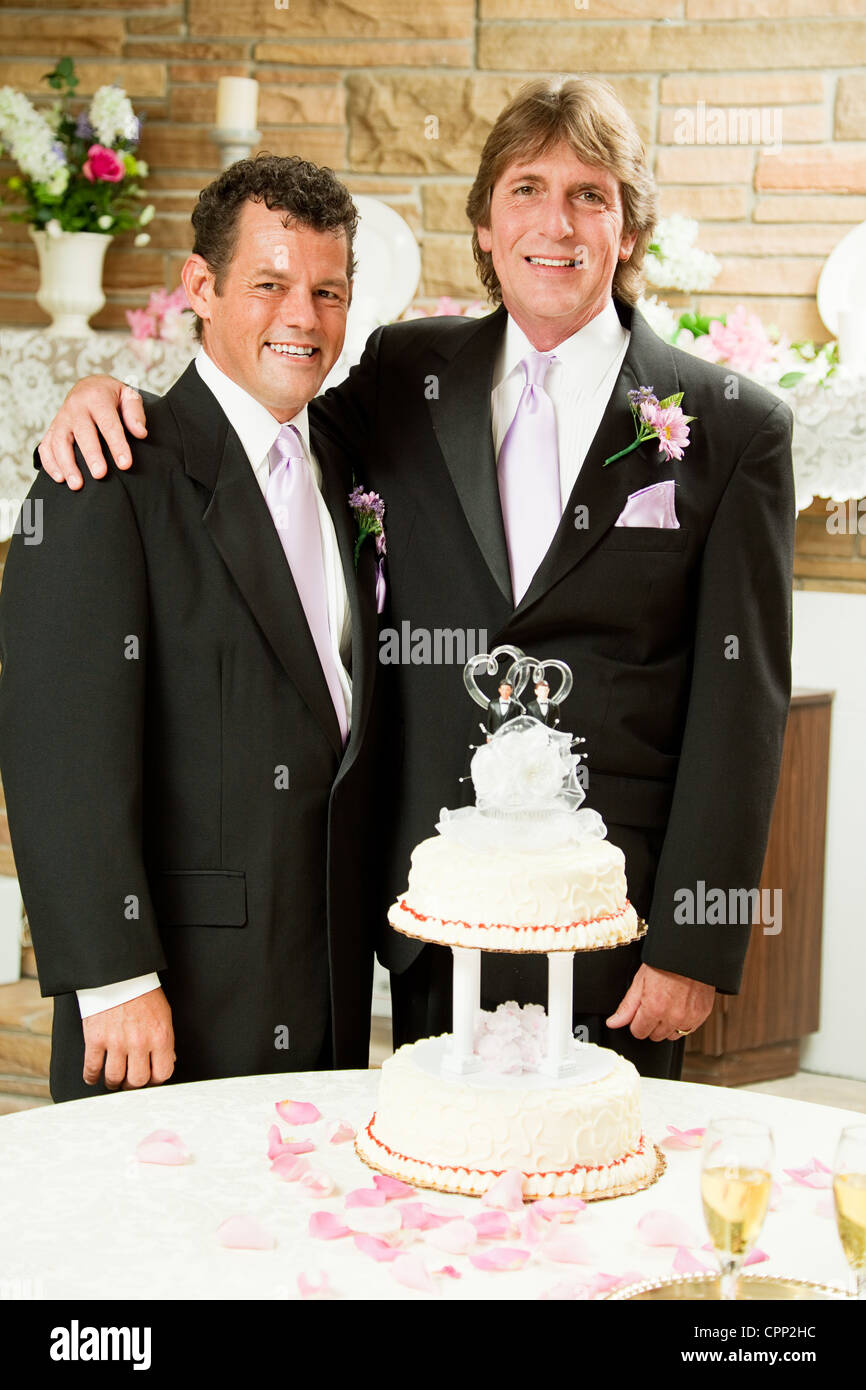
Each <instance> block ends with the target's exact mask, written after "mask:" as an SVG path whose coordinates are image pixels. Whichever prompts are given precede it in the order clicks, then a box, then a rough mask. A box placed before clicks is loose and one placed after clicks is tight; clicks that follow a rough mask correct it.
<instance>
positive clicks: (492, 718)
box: [487, 695, 525, 734]
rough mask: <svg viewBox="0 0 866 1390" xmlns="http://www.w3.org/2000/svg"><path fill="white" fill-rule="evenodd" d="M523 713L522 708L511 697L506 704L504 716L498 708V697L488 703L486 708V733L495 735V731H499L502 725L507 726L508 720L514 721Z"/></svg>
mask: <svg viewBox="0 0 866 1390" xmlns="http://www.w3.org/2000/svg"><path fill="white" fill-rule="evenodd" d="M523 713H525V711H524V709H523V706H522V705H521V704H520V703H519V701H517V700H515V699H514V698H513V697H512V698H511V699H510V700H509V702H508V709H507V710H506V712H505V714H503V713H502V710H501V709H500V707H499V696H498V695H497V697H496V698H495V699H494V700H491V701H490V704H489V705H488V706H487V732H488V733H489V734H495V733H496V731H497V729H501V728H502V725H503V724H507V723H508V721H509V719H516V718H517V716H518V715H519V714H523Z"/></svg>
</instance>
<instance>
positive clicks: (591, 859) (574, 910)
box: [388, 835, 645, 952]
mask: <svg viewBox="0 0 866 1390" xmlns="http://www.w3.org/2000/svg"><path fill="white" fill-rule="evenodd" d="M388 920H389V922H390V923H391V925H392V926H393V927H395V928H396V929H397V931H400V932H403V933H404V934H405V935H406V936H414V937H418V938H420V939H421V940H422V941H436V942H439V943H441V944H442V945H445V946H478V947H481V949H482V950H487V951H542V952H548V951H592V950H598V949H600V948H602V947H610V946H620V945H622V944H624V943H625V942H627V941H634V940H635V939H636V938H637V937H639V936H641V935H642V934H643V931H644V930H645V927H644V924H643V923H642V922H641V920H640V918H639V917H638V915H637V913H636V912H635V910H634V908H633V907H632V905H631V903H630V902H629V901H628V898H627V896H626V880H625V857H624V855H623V853H622V850H621V849H618V848H617V846H616V845H612V844H610V843H609V842H608V841H607V840H600V839H593V840H588V841H586V842H583V843H580V844H569V845H562V846H559V847H557V848H555V849H550V850H544V849H531V850H519V849H518V850H515V849H508V850H504V849H503V850H498V849H477V848H473V847H470V846H468V845H465V844H462V843H460V842H458V841H455V840H453V839H450V838H447V837H445V836H441V835H437V836H433V837H432V838H431V839H429V840H423V841H422V842H421V844H419V845H418V846H417V847H416V849H415V850H414V851H413V854H412V863H411V867H410V870H409V886H408V888H407V889H406V892H405V894H404V895H403V897H402V898H401V899H400V901H399V902H397V903H395V904H394V906H393V907H392V908H391V910H390V912H389V913H388Z"/></svg>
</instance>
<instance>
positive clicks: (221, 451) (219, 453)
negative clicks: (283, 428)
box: [172, 363, 342, 753]
mask: <svg viewBox="0 0 866 1390" xmlns="http://www.w3.org/2000/svg"><path fill="white" fill-rule="evenodd" d="M175 402H176V403H177V405H178V406H180V409H179V410H176V411H175V418H176V420H177V422H178V425H179V428H180V431H181V435H182V438H183V446H184V459H185V467H186V471H187V473H188V474H190V476H191V477H193V478H195V479H196V480H197V481H198V482H200V483H203V484H204V486H205V487H208V488H211V489H212V490H213V495H212V497H211V500H210V503H209V504H208V506H207V508H206V510H205V513H204V516H203V518H202V522H203V525H204V526H205V528H206V529H207V531H208V532H209V534H210V537H211V539H212V541H213V543H214V545H215V546H216V548H217V550H218V551H219V553H220V555H221V556H222V558H223V561H224V562H225V564H226V567H227V568H228V570H229V571H230V573H231V575H232V577H233V579H234V581H235V583H236V584H237V586H238V589H239V590H240V592H241V593H242V595H243V597H244V599H245V600H246V603H247V605H248V606H249V608H250V611H251V612H252V614H253V617H254V618H255V620H256V622H257V623H258V625H259V627H260V628H261V630H262V632H263V633H264V634H265V637H266V638H267V639H268V642H269V643H270V645H271V646H272V648H273V650H274V652H275V653H276V656H277V657H278V659H279V661H280V663H281V664H282V666H283V668H284V669H285V671H286V673H287V675H288V676H289V677H290V678H291V680H292V682H293V683H294V685H295V686H296V687H297V689H298V691H299V692H300V694H301V696H302V698H303V700H304V702H305V703H306V704H307V706H308V707H309V709H310V711H311V713H312V714H313V715H315V717H316V719H317V720H318V721H319V723H320V724H321V726H322V728H323V730H324V731H325V733H326V734H327V736H328V739H329V741H330V742H331V743H332V745H333V747H334V750H335V752H337V753H342V739H341V737H340V728H339V724H338V722H337V715H336V712H335V710H334V705H333V701H332V699H331V695H330V691H329V690H328V686H327V683H326V681H325V676H324V672H323V671H322V666H321V662H320V661H319V655H318V652H317V651H316V646H315V643H314V641H313V636H312V633H311V632H310V627H309V624H308V622H307V618H306V614H305V613H304V609H303V605H302V603H301V600H300V596H299V594H298V591H297V588H296V587H295V581H294V579H293V578H292V572H291V570H290V568H289V566H288V563H287V561H286V556H285V552H284V551H283V547H282V545H281V544H280V539H279V536H278V535H277V531H276V527H275V526H274V522H273V518H272V516H271V514H270V512H269V510H268V504H267V502H266V501H265V499H264V497H263V496H262V492H261V488H260V487H259V485H258V483H257V482H256V479H255V475H254V474H253V470H252V468H251V467H250V461H249V459H248V458H247V456H246V454H245V453H244V450H243V447H242V445H241V442H240V440H239V439H238V437H237V435H236V434H235V432H234V430H233V429H232V428H231V427H230V425H229V423H228V421H227V419H226V417H225V415H224V414H223V412H222V411H221V410H220V409H219V408H218V407H217V405H216V402H215V400H214V397H213V394H212V393H211V392H210V391H209V390H208V388H207V387H206V386H205V384H204V382H203V381H202V380H201V378H200V377H199V375H198V372H197V370H196V367H195V363H191V364H190V366H189V367H188V368H187V371H186V372H185V373H184V375H183V376H182V377H181V379H180V381H179V382H178V383H177V385H176V386H174V387H173V388H172V403H173V404H175Z"/></svg>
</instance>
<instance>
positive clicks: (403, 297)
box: [353, 196, 421, 323]
mask: <svg viewBox="0 0 866 1390" xmlns="http://www.w3.org/2000/svg"><path fill="white" fill-rule="evenodd" d="M354 203H355V206H356V208H357V209H358V214H359V217H358V232H357V235H356V237H355V261H356V263H357V266H358V269H357V270H356V272H355V288H354V292H353V304H354V302H355V301H357V302H358V303H359V305H363V306H364V308H365V311H366V312H368V313H369V312H371V311H372V310H373V309H375V312H376V314H377V316H378V318H379V319H380V321H381V322H383V323H388V322H389V321H390V320H391V319H396V318H399V317H400V315H401V314H402V313H403V310H404V309H408V307H409V305H410V304H411V303H412V296H413V295H414V293H415V291H416V290H417V288H418V281H419V280H420V279H421V252H420V250H419V249H418V243H417V241H416V240H415V236H414V234H413V232H412V230H411V228H410V227H409V226H408V224H407V223H406V222H404V221H403V218H402V217H401V216H400V214H399V213H398V212H395V211H394V209H393V208H391V207H389V206H388V204H387V203H383V202H381V201H380V200H379V199H378V198H370V197H365V196H361V197H356V198H355V199H354Z"/></svg>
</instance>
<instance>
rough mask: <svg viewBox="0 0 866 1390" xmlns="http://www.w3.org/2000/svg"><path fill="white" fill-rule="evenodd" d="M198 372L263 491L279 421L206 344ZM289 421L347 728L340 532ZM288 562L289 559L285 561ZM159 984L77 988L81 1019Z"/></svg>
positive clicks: (305, 427) (141, 979)
mask: <svg viewBox="0 0 866 1390" xmlns="http://www.w3.org/2000/svg"><path fill="white" fill-rule="evenodd" d="M195 365H196V368H197V369H198V373H199V376H200V377H201V379H202V381H203V382H204V384H205V386H207V387H208V389H209V390H210V391H211V392H212V393H213V395H214V396H215V397H216V399H217V401H218V403H219V405H220V406H221V407H222V409H223V411H224V413H225V415H226V417H227V418H228V421H229V424H230V425H231V426H232V428H233V429H234V431H235V433H236V435H237V436H238V439H239V440H240V442H241V445H242V446H243V450H244V453H245V454H246V456H247V458H248V459H249V461H250V465H251V467H252V469H253V473H254V475H255V479H256V482H257V483H258V485H259V487H260V488H261V490H262V494H263V495H264V493H265V491H266V489H267V486H268V477H269V476H270V452H271V449H272V448H273V446H274V443H275V441H276V438H277V435H278V434H279V432H280V422H279V421H278V420H276V419H275V418H274V416H273V415H271V413H270V411H269V410H266V409H265V407H264V406H263V405H261V404H260V403H259V402H258V401H257V400H255V399H254V397H252V396H251V395H250V394H249V392H247V391H245V390H244V389H243V387H241V386H238V384H237V382H235V381H232V380H231V378H230V377H227V376H226V374H225V372H223V371H221V370H220V368H219V367H217V366H216V364H215V363H214V362H213V361H212V360H211V359H210V357H208V355H207V353H206V352H205V350H204V348H200V349H199V353H198V356H197V357H196V361H195ZM291 423H292V424H293V425H294V426H295V428H296V429H297V431H298V433H299V435H300V436H301V439H302V440H303V444H304V449H305V450H306V454H307V459H308V461H309V464H310V469H311V472H312V474H313V480H314V482H315V484H316V502H317V504H318V508H319V527H320V530H321V535H322V559H323V561H324V569H325V588H326V591H327V603H328V626H329V628H330V632H331V646H332V650H333V652H334V655H335V657H336V669H337V674H338V676H339V680H340V688H341V691H342V694H343V699H344V700H345V703H346V718H347V720H348V724H349V728H351V724H352V681H351V677H350V676H349V673H348V671H347V670H346V662H347V661H348V660H349V659H350V657H351V651H352V623H351V612H350V608H349V595H348V592H347V590H346V579H345V576H344V574H343V566H342V562H341V560H340V551H339V547H338V545H337V535H336V532H335V530H334V523H333V521H332V520H331V514H330V512H329V511H328V508H327V506H326V505H325V499H324V497H323V496H322V492H321V487H322V471H321V468H320V467H319V464H318V463H317V461H316V459H315V458H314V456H313V453H312V450H311V449H310V425H309V421H308V419H307V407H306V406H304V408H303V410H301V411H299V413H298V414H297V415H295V416H294V417H293V418H292V421H291ZM286 564H287V565H288V561H286ZM159 988H160V979H159V976H158V975H157V974H156V973H155V972H153V973H152V974H148V975H138V976H136V978H135V979H134V980H119V981H118V982H117V983H116V984H110V985H99V986H97V987H96V988H95V989H79V990H76V994H77V996H78V1007H79V1010H80V1012H81V1017H82V1018H90V1016H91V1014H98V1013H103V1012H104V1011H105V1010H106V1009H113V1008H115V1007H116V1006H117V1005H118V1004H128V1003H129V1001H130V1000H131V999H137V998H138V996H139V995H141V994H149V993H150V991H151V990H154V989H159Z"/></svg>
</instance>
